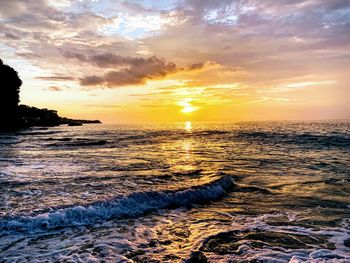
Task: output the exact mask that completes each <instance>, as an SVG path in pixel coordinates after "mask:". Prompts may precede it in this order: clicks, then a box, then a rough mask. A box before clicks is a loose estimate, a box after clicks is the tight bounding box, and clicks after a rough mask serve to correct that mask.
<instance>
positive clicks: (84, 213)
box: [0, 175, 233, 232]
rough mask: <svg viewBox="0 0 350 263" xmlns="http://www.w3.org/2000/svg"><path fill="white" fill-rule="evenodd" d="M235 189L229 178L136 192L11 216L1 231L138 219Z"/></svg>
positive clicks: (215, 197) (224, 177)
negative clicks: (177, 187)
mask: <svg viewBox="0 0 350 263" xmlns="http://www.w3.org/2000/svg"><path fill="white" fill-rule="evenodd" d="M232 186H233V182H232V179H231V177H230V176H228V175H225V176H222V177H219V178H217V179H214V180H212V181H211V182H209V183H206V184H203V185H199V186H194V187H190V188H185V189H180V190H166V191H148V192H136V193H133V194H130V195H128V196H124V197H122V198H115V199H111V200H106V201H100V202H95V203H92V204H89V205H86V206H71V207H67V208H61V209H57V210H56V211H53V212H48V213H43V214H38V215H35V216H9V217H4V218H2V219H1V220H0V232H2V231H11V230H15V231H25V232H27V231H30V232H32V231H42V230H47V229H57V228H63V227H69V226H83V225H92V224H95V223H101V222H104V221H107V220H110V219H118V218H127V217H137V216H140V215H142V214H145V213H147V212H152V211H156V210H159V209H164V208H173V207H180V206H189V205H191V204H199V203H205V202H209V201H212V200H215V199H218V198H220V197H223V196H225V195H226V194H227V192H228V191H229V190H230V189H232Z"/></svg>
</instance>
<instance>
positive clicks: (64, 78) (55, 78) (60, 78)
mask: <svg viewBox="0 0 350 263" xmlns="http://www.w3.org/2000/svg"><path fill="white" fill-rule="evenodd" d="M36 79H40V80H47V81H67V80H75V78H74V77H71V76H41V77H36Z"/></svg>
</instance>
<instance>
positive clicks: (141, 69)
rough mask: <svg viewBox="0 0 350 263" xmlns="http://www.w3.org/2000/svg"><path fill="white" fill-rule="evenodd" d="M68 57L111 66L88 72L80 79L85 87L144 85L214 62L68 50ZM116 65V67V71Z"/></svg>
mask: <svg viewBox="0 0 350 263" xmlns="http://www.w3.org/2000/svg"><path fill="white" fill-rule="evenodd" d="M65 56H66V57H67V58H68V57H69V58H75V59H78V60H80V61H82V62H86V63H90V64H93V65H94V66H96V67H98V68H109V69H111V70H109V71H108V72H106V73H105V74H103V75H100V76H98V75H88V76H85V77H82V78H80V84H81V85H82V86H97V85H103V86H107V87H119V86H127V85H139V84H144V83H146V82H147V80H151V79H159V78H164V77H166V76H167V75H169V74H173V73H176V72H178V71H193V70H199V69H202V68H204V67H205V66H207V65H209V66H210V65H212V64H213V63H214V62H207V63H202V62H201V63H195V64H191V65H189V66H188V67H185V68H180V67H178V66H177V65H176V64H175V63H173V62H168V61H166V60H164V59H160V58H158V57H156V56H152V57H149V58H142V57H124V56H120V55H113V54H110V53H103V54H95V55H91V56H86V55H83V54H80V53H72V52H67V53H65ZM116 68H117V70H116Z"/></svg>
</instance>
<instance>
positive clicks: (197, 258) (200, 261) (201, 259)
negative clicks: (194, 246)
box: [187, 251, 208, 263]
mask: <svg viewBox="0 0 350 263" xmlns="http://www.w3.org/2000/svg"><path fill="white" fill-rule="evenodd" d="M207 262H208V259H207V257H206V256H205V255H204V254H203V253H202V252H201V251H194V252H192V253H191V256H190V259H189V260H187V263H207Z"/></svg>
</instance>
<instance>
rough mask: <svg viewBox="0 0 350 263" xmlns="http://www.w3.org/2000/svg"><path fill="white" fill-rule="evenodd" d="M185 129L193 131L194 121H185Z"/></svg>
mask: <svg viewBox="0 0 350 263" xmlns="http://www.w3.org/2000/svg"><path fill="white" fill-rule="evenodd" d="M185 130H186V131H188V132H190V131H192V122H190V121H186V122H185Z"/></svg>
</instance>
